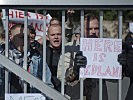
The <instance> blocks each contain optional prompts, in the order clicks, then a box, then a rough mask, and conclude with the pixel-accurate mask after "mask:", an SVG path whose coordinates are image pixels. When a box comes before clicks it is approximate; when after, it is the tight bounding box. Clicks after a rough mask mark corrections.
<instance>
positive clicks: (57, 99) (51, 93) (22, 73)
mask: <svg viewBox="0 0 133 100" xmlns="http://www.w3.org/2000/svg"><path fill="white" fill-rule="evenodd" d="M14 1H15V0H14ZM40 1H41V0H40ZM3 2H4V1H3ZM29 2H30V1H29ZM53 2H54V1H53ZM102 2H103V1H102ZM23 3H24V4H25V2H23ZM43 3H44V2H43ZM78 3H79V2H78ZM83 3H84V2H83ZM0 4H1V5H2V6H1V8H6V9H7V10H6V19H5V23H6V25H5V26H6V30H5V33H6V34H5V35H6V38H5V45H6V46H5V57H4V56H2V55H0V59H1V60H0V64H2V65H3V66H4V67H5V68H6V69H8V70H9V71H11V72H13V73H15V74H16V75H18V76H19V77H21V78H22V79H24V80H25V81H26V82H28V83H30V84H32V85H33V86H34V87H36V88H37V89H39V90H40V91H41V92H42V93H44V94H45V95H46V96H48V97H50V98H52V99H54V100H67V98H65V97H64V96H63V95H64V66H62V73H63V76H62V81H61V83H62V84H61V94H60V93H59V92H57V91H56V90H54V89H52V88H50V87H48V86H47V85H46V84H45V83H44V82H45V80H46V79H45V77H46V75H45V73H46V70H45V65H46V34H45V33H46V21H45V18H46V12H45V11H46V10H53V9H54V10H55V9H57V10H58V9H60V10H61V9H62V55H63V59H62V63H64V53H65V48H64V47H65V45H64V39H65V10H66V9H68V8H67V6H64V7H63V6H61V7H59V6H60V5H57V6H56V5H54V3H53V5H54V6H53V7H51V6H50V4H49V3H47V2H46V4H47V5H45V6H44V7H43V5H41V6H38V5H35V2H34V5H32V4H29V5H26V4H25V5H20V3H18V4H19V5H20V6H16V7H14V6H13V4H10V3H7V2H5V3H0ZM6 4H7V5H6ZM40 4H41V3H40ZM63 4H64V3H63ZM87 4H88V3H87ZM124 4H125V5H124ZM126 4H127V2H124V1H123V5H115V3H114V5H113V4H112V5H109V6H106V5H105V6H102V4H101V3H100V5H98V3H97V4H96V5H98V6H97V7H95V5H94V3H93V5H92V6H91V5H89V6H88V5H85V4H84V5H85V6H82V4H81V5H73V6H72V5H68V7H70V8H73V9H78V10H81V37H83V34H84V10H88V9H89V10H90V9H91V8H93V10H95V9H98V10H100V12H99V18H100V37H103V13H104V12H103V10H106V9H116V10H118V19H119V20H118V21H119V28H118V30H119V34H118V37H119V38H122V20H123V19H122V11H121V10H122V9H123V8H126V6H127V8H126V9H128V8H129V9H132V7H131V5H132V4H131V3H128V5H126ZM14 5H16V3H15V2H14ZM11 7H12V8H14V9H15V8H16V9H26V10H27V9H31V8H32V9H33V8H36V9H40V8H41V10H42V9H43V8H44V9H45V11H44V16H45V17H44V29H43V30H44V36H43V58H44V59H43V62H44V63H43V72H44V74H43V81H40V80H39V79H37V78H36V77H34V76H33V75H31V74H30V73H28V72H27V71H26V70H25V69H27V68H24V69H22V68H21V67H19V66H18V65H16V64H14V63H13V62H12V61H10V60H9V59H8V48H9V47H8V41H9V38H8V22H9V21H8V19H9V18H8V9H10V8H11ZM108 7H109V8H108ZM80 8H82V9H80ZM25 12H26V11H25ZM24 19H25V20H24V33H27V21H28V20H27V15H26V13H25V18H24ZM24 39H25V42H24V59H25V60H24V66H25V67H26V66H27V34H25V35H24ZM10 66H12V67H10ZM83 82H84V79H80V100H83ZM102 83H103V80H102V79H100V80H99V100H102ZM8 87H9V84H8V71H7V70H5V93H8V92H9V88H8ZM24 92H26V85H25V91H24ZM117 100H122V80H119V81H118V99H117Z"/></svg>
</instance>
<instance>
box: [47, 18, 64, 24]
mask: <svg viewBox="0 0 133 100" xmlns="http://www.w3.org/2000/svg"><path fill="white" fill-rule="evenodd" d="M54 20H55V21H58V22H59V24H55V25H61V23H60V21H59V20H58V19H57V18H55V17H53V18H52V19H51V20H50V23H49V24H50V26H51V23H52V21H54Z"/></svg>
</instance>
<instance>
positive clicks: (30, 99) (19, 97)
mask: <svg viewBox="0 0 133 100" xmlns="http://www.w3.org/2000/svg"><path fill="white" fill-rule="evenodd" d="M5 100H46V98H45V97H44V96H43V95H41V94H39V93H28V94H26V93H19V94H18V93H16V94H15V93H14V94H5Z"/></svg>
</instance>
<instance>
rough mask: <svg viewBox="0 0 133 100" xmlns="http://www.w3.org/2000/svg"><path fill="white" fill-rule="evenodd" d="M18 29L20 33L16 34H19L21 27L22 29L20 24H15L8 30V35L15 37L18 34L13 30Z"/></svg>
mask: <svg viewBox="0 0 133 100" xmlns="http://www.w3.org/2000/svg"><path fill="white" fill-rule="evenodd" d="M18 27H20V31H19V32H18V33H21V29H22V27H23V25H22V24H16V25H14V26H12V27H11V28H10V30H9V33H10V34H11V35H13V36H14V35H16V34H18V33H16V32H15V29H16V28H18Z"/></svg>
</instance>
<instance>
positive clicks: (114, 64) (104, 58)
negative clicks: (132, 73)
mask: <svg viewBox="0 0 133 100" xmlns="http://www.w3.org/2000/svg"><path fill="white" fill-rule="evenodd" d="M80 45H81V46H80V50H81V51H83V55H84V56H86V57H87V66H86V68H81V69H80V78H104V79H121V76H122V67H121V65H120V64H119V63H118V61H117V57H118V54H120V53H121V51H122V40H121V39H108V38H81V41H80Z"/></svg>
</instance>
